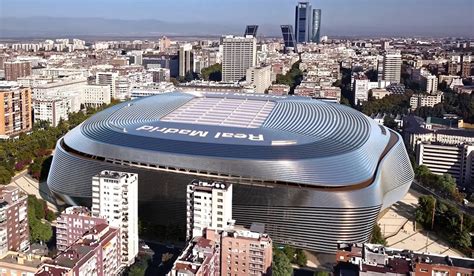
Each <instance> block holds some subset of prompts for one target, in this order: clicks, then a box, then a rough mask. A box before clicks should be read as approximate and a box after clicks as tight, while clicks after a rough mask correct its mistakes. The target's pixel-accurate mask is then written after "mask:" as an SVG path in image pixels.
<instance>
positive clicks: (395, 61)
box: [383, 51, 402, 83]
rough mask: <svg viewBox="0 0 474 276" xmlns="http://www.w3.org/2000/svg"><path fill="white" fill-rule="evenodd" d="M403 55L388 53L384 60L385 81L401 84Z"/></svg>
mask: <svg viewBox="0 0 474 276" xmlns="http://www.w3.org/2000/svg"><path fill="white" fill-rule="evenodd" d="M401 71H402V55H401V54H400V52H398V51H397V52H387V53H386V54H385V55H384V58H383V79H384V80H385V81H391V82H396V83H400V74H401Z"/></svg>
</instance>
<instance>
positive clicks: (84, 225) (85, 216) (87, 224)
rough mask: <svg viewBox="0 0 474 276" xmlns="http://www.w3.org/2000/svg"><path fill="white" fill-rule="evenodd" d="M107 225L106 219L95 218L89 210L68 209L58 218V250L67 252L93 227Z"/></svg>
mask: <svg viewBox="0 0 474 276" xmlns="http://www.w3.org/2000/svg"><path fill="white" fill-rule="evenodd" d="M100 224H107V220H106V219H105V218H99V217H93V216H92V213H91V212H90V210H89V209H87V208H86V207H82V206H72V207H68V208H66V210H64V211H63V212H62V213H61V215H60V216H59V217H58V218H57V224H56V248H57V249H58V250H59V251H63V250H66V249H67V248H68V247H69V246H71V245H72V244H73V243H75V242H76V241H77V240H78V239H80V238H81V237H82V236H83V235H84V234H85V233H86V232H87V231H89V230H91V229H92V228H93V227H95V226H97V225H100Z"/></svg>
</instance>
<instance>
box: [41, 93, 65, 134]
mask: <svg viewBox="0 0 474 276" xmlns="http://www.w3.org/2000/svg"><path fill="white" fill-rule="evenodd" d="M33 111H34V113H33V115H34V119H35V121H47V122H49V123H50V125H51V126H53V127H56V126H58V124H59V122H60V121H61V120H66V121H67V120H68V118H69V115H68V114H69V104H68V101H67V99H66V98H63V97H53V96H51V97H48V96H47V97H41V98H36V99H34V100H33Z"/></svg>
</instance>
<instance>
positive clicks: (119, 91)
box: [115, 76, 130, 100]
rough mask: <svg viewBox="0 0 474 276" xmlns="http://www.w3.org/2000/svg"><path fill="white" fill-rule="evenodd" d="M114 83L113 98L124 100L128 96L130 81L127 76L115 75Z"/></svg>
mask: <svg viewBox="0 0 474 276" xmlns="http://www.w3.org/2000/svg"><path fill="white" fill-rule="evenodd" d="M115 85H116V86H115V99H118V100H126V99H129V98H130V81H129V79H128V77H127V76H119V77H117V79H116V82H115Z"/></svg>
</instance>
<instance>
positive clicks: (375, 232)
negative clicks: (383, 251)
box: [370, 223, 387, 245]
mask: <svg viewBox="0 0 474 276" xmlns="http://www.w3.org/2000/svg"><path fill="white" fill-rule="evenodd" d="M370 243H375V244H382V245H386V244H387V241H386V240H385V238H384V237H383V235H382V230H381V229H380V226H379V225H378V224H377V223H375V224H374V227H373V228H372V234H371V235H370Z"/></svg>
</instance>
